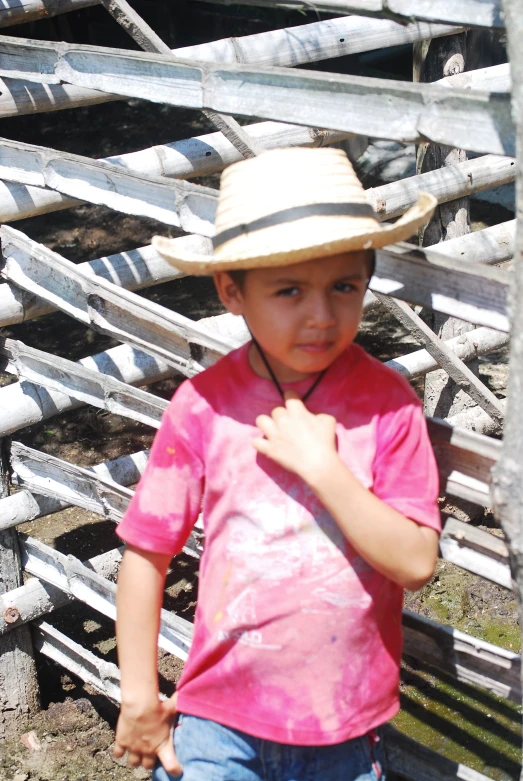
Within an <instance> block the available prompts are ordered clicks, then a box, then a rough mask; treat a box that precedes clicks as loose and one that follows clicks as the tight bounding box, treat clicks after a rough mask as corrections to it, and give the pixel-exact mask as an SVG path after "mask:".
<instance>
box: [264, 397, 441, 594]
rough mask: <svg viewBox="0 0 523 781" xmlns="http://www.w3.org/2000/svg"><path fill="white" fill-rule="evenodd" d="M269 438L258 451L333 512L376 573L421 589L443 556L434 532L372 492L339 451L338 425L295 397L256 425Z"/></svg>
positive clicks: (347, 535)
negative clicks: (302, 482)
mask: <svg viewBox="0 0 523 781" xmlns="http://www.w3.org/2000/svg"><path fill="white" fill-rule="evenodd" d="M256 423H257V425H258V427H259V428H260V429H261V431H262V432H263V433H264V434H265V439H261V438H260V439H256V440H254V443H253V444H254V447H255V448H256V450H258V452H260V453H262V454H264V455H266V456H268V457H269V458H272V459H273V460H274V461H276V462H277V463H279V464H281V466H283V467H285V468H286V469H288V470H289V471H291V472H294V473H295V474H297V475H298V476H299V477H301V478H302V479H303V480H304V481H305V482H306V483H307V484H308V485H309V487H310V488H311V489H312V490H313V491H314V493H315V494H316V496H317V497H318V498H319V500H320V501H321V502H322V504H323V505H324V506H325V507H326V509H327V510H328V511H329V512H330V514H331V515H332V516H333V518H334V519H335V520H336V522H337V523H338V525H339V527H340V529H341V530H342V532H343V534H344V535H345V537H346V539H347V540H348V541H349V542H350V544H351V545H352V547H353V548H354V549H355V550H356V551H357V552H358V553H359V554H360V556H362V558H364V559H365V561H367V562H368V563H369V564H370V565H371V566H372V567H373V568H374V569H376V570H377V571H378V572H380V573H382V574H383V575H385V576H386V577H388V578H389V579H390V580H392V581H394V582H395V583H397V584H398V585H400V586H402V587H403V588H408V589H412V590H415V589H418V588H421V587H422V586H423V585H424V584H425V583H426V582H427V581H428V580H429V579H430V577H431V576H432V574H433V572H434V567H435V565H436V559H437V555H438V535H437V532H436V531H434V529H430V528H428V527H426V526H420V525H419V524H417V523H415V522H414V521H411V520H410V519H409V518H406V517H405V516H404V515H402V514H401V513H400V512H398V511H397V510H395V509H393V508H392V507H390V506H389V505H387V504H386V503H385V502H383V501H381V499H379V498H378V497H376V496H375V495H374V494H373V493H372V492H371V491H369V490H367V489H366V488H365V487H364V486H363V485H361V483H360V482H359V481H358V480H357V479H356V478H355V477H354V475H353V474H352V472H351V471H350V470H349V469H348V468H347V467H346V466H345V464H344V463H343V462H342V460H341V458H340V457H339V455H338V453H337V451H336V434H335V426H336V420H335V419H334V418H333V417H332V416H330V415H313V414H312V413H310V412H309V411H308V410H307V409H306V407H305V405H304V404H303V403H302V402H301V400H300V399H299V398H297V397H296V395H295V394H292V393H288V394H286V404H285V407H277V408H276V409H275V410H273V413H272V416H271V417H269V416H268V415H261V416H260V417H259V418H258V419H257V421H256Z"/></svg>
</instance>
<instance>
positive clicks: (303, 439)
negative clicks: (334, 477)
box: [253, 391, 337, 482]
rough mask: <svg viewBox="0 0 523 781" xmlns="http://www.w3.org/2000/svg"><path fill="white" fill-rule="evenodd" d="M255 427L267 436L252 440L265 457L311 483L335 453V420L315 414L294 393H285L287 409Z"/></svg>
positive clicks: (263, 418)
mask: <svg viewBox="0 0 523 781" xmlns="http://www.w3.org/2000/svg"><path fill="white" fill-rule="evenodd" d="M256 425H257V426H258V428H259V429H260V430H261V431H262V433H263V434H264V435H265V437H264V438H263V437H258V438H256V439H254V440H253V445H254V447H255V448H256V450H257V451H258V453H262V454H263V455H264V456H267V457H268V458H271V459H272V460H273V461H276V463H278V464H280V465H281V466H283V467H285V469H288V470H289V471H290V472H294V473H295V474H297V475H298V476H299V477H301V478H303V480H305V482H309V481H310V479H312V478H313V477H314V476H315V475H316V474H317V472H318V470H319V469H324V468H325V467H326V465H327V464H328V463H329V461H330V460H331V459H332V457H333V456H334V457H337V453H336V419H335V418H334V417H333V416H332V415H325V414H323V413H322V414H319V415H313V413H312V412H309V410H308V409H307V408H306V406H305V404H304V403H303V402H302V400H301V399H300V397H299V396H298V395H297V394H296V393H294V391H288V392H287V393H286V394H285V406H284V407H275V408H274V409H273V411H272V414H271V415H270V416H269V415H259V417H257V418H256Z"/></svg>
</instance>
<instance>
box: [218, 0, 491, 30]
mask: <svg viewBox="0 0 523 781" xmlns="http://www.w3.org/2000/svg"><path fill="white" fill-rule="evenodd" d="M210 2H211V3H218V4H219V5H231V4H233V3H236V2H237V0H210ZM240 4H241V5H254V6H261V7H269V8H274V6H280V7H284V8H296V9H298V10H300V11H310V10H311V8H313V9H314V10H315V11H316V12H318V11H324V12H325V13H329V14H369V15H370V16H385V17H387V16H389V17H392V18H394V19H397V20H398V21H404V22H408V21H410V20H411V19H427V20H431V21H443V22H450V23H452V24H464V25H468V26H475V27H503V26H504V23H505V22H504V16H503V10H502V3H501V0H460V2H459V3H458V2H456V0H438V2H437V3H435V2H434V0H314V3H313V5H312V6H311V3H310V2H309V0H241V3H240Z"/></svg>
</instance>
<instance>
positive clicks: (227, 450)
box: [118, 345, 440, 745]
mask: <svg viewBox="0 0 523 781" xmlns="http://www.w3.org/2000/svg"><path fill="white" fill-rule="evenodd" d="M309 385H310V380H307V381H303V382H300V383H294V384H293V385H292V387H294V389H295V390H296V391H297V392H298V393H300V394H301V395H303V394H304V393H305V391H306V390H307V388H308V386H309ZM278 403H279V395H278V393H277V391H276V389H275V387H274V385H273V384H272V382H271V381H270V380H265V379H262V378H260V377H258V376H257V375H256V374H255V373H254V372H253V370H252V369H251V367H250V365H249V361H248V345H246V346H243V347H241V348H240V349H238V350H235V351H234V352H232V353H230V354H229V355H227V356H226V357H225V358H223V359H221V360H220V361H219V362H218V363H217V364H215V365H214V366H212V367H211V368H210V369H208V370H207V371H205V372H203V373H202V374H199V375H198V376H197V377H194V378H193V379H191V380H187V381H186V382H184V383H183V384H182V385H181V386H180V388H179V389H178V391H177V392H176V393H175V395H174V397H173V400H172V402H171V404H170V406H169V408H168V409H167V410H166V412H165V415H164V418H163V422H162V425H161V428H160V429H159V431H158V433H157V435H156V439H155V441H154V444H153V447H152V450H151V455H150V458H149V463H148V465H147V468H146V471H145V473H144V475H143V477H142V479H141V481H140V484H139V485H138V488H137V491H136V494H135V496H134V498H133V500H132V502H131V504H130V506H129V509H128V511H127V513H126V515H125V517H124V519H123V521H122V523H121V524H120V526H119V529H118V531H119V534H120V536H121V537H122V539H123V540H125V541H126V542H128V543H131V544H132V545H135V546H137V547H138V548H140V549H143V550H148V551H154V552H162V553H169V554H173V555H174V554H176V553H178V552H179V551H180V550H181V549H182V547H183V545H184V543H185V541H186V539H187V537H188V535H189V533H190V531H191V529H192V527H193V524H194V522H195V521H196V518H197V516H198V514H199V512H200V508H202V509H203V520H204V527H205V546H204V553H203V556H202V560H201V566H200V587H199V600H198V608H197V612H196V620H195V631H194V640H193V643H192V647H191V650H190V653H189V658H188V660H187V662H186V664H185V668H184V671H183V674H182V677H181V679H180V682H179V685H178V692H179V695H178V706H179V709H180V711H181V712H182V713H188V714H191V715H193V716H199V717H201V718H208V719H213V720H214V721H218V722H220V723H221V724H224V725H226V726H229V727H232V728H235V729H240V730H242V731H244V732H247V733H249V734H251V735H253V736H256V737H259V738H264V739H267V740H275V741H278V742H281V743H290V744H296V745H328V744H332V743H337V742H341V741H343V740H346V739H348V738H351V737H356V736H359V735H363V734H364V733H366V732H367V731H368V730H370V729H372V728H373V727H376V726H378V725H379V724H382V723H383V722H385V721H387V719H389V718H391V717H392V716H393V715H394V714H395V713H396V711H397V710H398V708H399V704H398V678H399V662H400V655H401V645H402V634H401V607H402V589H401V588H400V587H399V586H397V585H395V584H394V583H392V582H391V581H390V580H388V579H387V578H386V577H384V576H383V575H380V574H379V573H378V572H376V571H375V570H373V569H372V568H371V567H370V566H369V565H368V564H367V563H366V562H365V561H364V560H363V559H362V558H361V557H360V556H359V555H358V554H357V553H355V551H354V550H353V549H352V548H351V546H350V545H349V544H348V542H347V541H346V540H345V538H344V537H343V535H342V533H341V531H340V530H339V528H338V526H337V524H336V523H335V521H334V520H333V518H332V517H331V516H330V515H329V513H328V512H327V511H326V510H325V508H324V507H323V506H322V505H321V504H320V502H319V501H318V499H317V498H316V497H315V496H314V494H313V493H312V492H311V490H310V489H309V488H308V487H307V485H305V483H304V482H303V481H302V480H301V479H300V478H298V477H297V476H296V475H295V474H293V473H291V472H288V471H287V470H285V469H284V468H283V467H281V466H278V465H277V464H276V463H274V462H273V461H271V460H270V459H268V458H267V457H264V456H261V455H259V454H257V452H256V451H255V449H254V448H253V446H252V444H251V442H252V439H253V438H254V437H255V436H259V430H258V429H257V428H256V425H255V419H256V417H257V416H258V415H260V414H261V413H270V412H271V410H272V409H273V408H274V407H275V406H276V405H277V404H278ZM307 407H308V408H309V410H310V411H311V412H313V413H319V412H329V413H330V414H331V415H334V416H335V418H336V420H337V429H336V430H337V441H338V451H339V454H340V456H341V458H342V459H343V461H344V462H345V463H346V464H347V466H348V467H349V468H350V469H351V471H352V472H353V474H354V475H355V476H356V477H357V478H358V480H360V481H361V483H362V484H363V485H364V486H366V487H367V488H369V489H370V490H372V491H373V492H374V494H376V496H378V497H379V498H380V499H382V500H383V501H384V502H387V504H389V505H390V506H391V507H394V508H395V509H397V510H399V512H401V513H403V514H404V515H406V516H408V517H409V518H411V519H413V520H415V521H416V522H417V523H420V524H424V525H426V526H430V527H432V528H434V529H437V530H439V529H440V518H439V513H438V509H437V504H436V500H437V495H438V476H437V471H436V466H435V461H434V456H433V453H432V449H431V446H430V443H429V439H428V435H427V431H426V427H425V420H424V417H423V413H422V409H421V405H420V403H419V402H418V400H417V398H416V396H415V394H414V392H413V391H412V389H411V388H410V386H409V385H408V383H407V382H406V381H405V380H404V379H403V378H402V377H401V376H400V375H399V374H397V373H396V372H394V371H393V370H391V369H388V368H387V367H385V366H383V365H382V364H381V363H380V362H379V361H377V360H375V359H374V358H371V357H370V356H369V355H367V354H366V353H365V352H364V350H362V349H361V348H360V347H358V346H356V345H352V346H351V347H350V348H349V349H348V350H347V351H346V352H345V353H344V354H343V355H341V356H340V357H339V358H338V359H337V360H336V361H335V362H334V363H333V364H332V365H331V366H330V367H329V369H328V371H327V373H326V375H325V377H324V378H323V380H322V381H321V383H320V385H319V386H318V388H317V389H315V390H314V392H313V393H312V395H311V397H310V399H309V400H308V401H307ZM362 522H364V521H362ZM397 544H398V545H401V539H398V541H397Z"/></svg>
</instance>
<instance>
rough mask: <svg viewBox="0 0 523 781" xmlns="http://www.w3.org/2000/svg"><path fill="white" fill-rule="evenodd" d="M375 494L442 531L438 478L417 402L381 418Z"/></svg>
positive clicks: (419, 521)
mask: <svg viewBox="0 0 523 781" xmlns="http://www.w3.org/2000/svg"><path fill="white" fill-rule="evenodd" d="M373 471H374V480H373V489H372V490H373V492H374V494H375V495H376V496H378V497H379V498H380V499H381V500H382V501H384V502H386V503H387V504H388V505H389V506H390V507H393V508H394V509H395V510H397V511H398V512H400V513H402V515H404V516H406V517H407V518H410V519H411V520H413V521H416V523H419V524H421V525H422V526H430V527H431V528H432V529H435V530H436V531H438V532H440V531H441V518H440V513H439V508H438V495H439V476H438V469H437V465H436V459H435V457H434V452H433V450H432V445H431V443H430V439H429V435H428V431H427V425H426V422H425V416H424V414H423V410H422V407H421V405H420V404H419V403H418V402H417V400H413V401H411V402H410V403H407V404H404V405H401V406H399V407H398V408H397V409H394V410H392V411H390V412H388V413H387V414H385V415H383V416H382V417H381V418H380V422H379V430H378V445H377V451H376V456H375V459H374V465H373Z"/></svg>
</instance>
